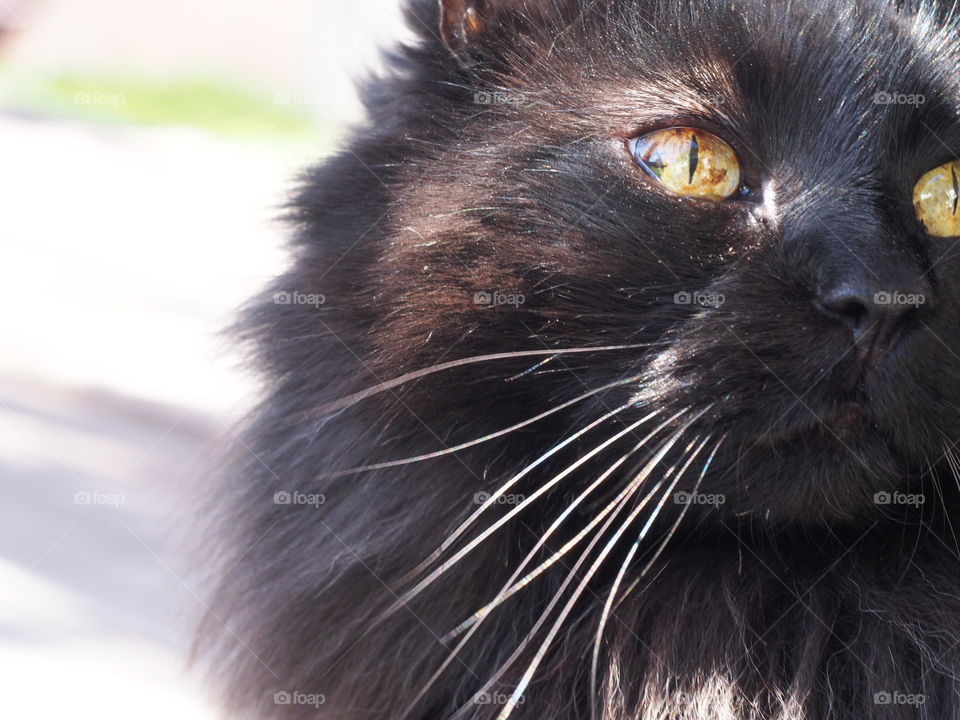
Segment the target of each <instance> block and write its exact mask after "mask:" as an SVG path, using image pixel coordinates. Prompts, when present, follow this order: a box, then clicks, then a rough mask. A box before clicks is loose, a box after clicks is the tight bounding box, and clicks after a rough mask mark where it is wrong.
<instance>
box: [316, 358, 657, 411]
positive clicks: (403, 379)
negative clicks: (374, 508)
mask: <svg viewBox="0 0 960 720" xmlns="http://www.w3.org/2000/svg"><path fill="white" fill-rule="evenodd" d="M648 345H649V343H634V344H630V345H603V346H600V347H580V348H567V349H563V350H521V351H516V352H503V353H492V354H489V355H475V356H474V357H468V358H461V359H459V360H450V361H448V362H445V363H439V364H438V365H433V366H431V367H428V368H423V369H422V370H414V371H412V372H408V373H406V374H404V375H401V376H399V377H397V378H394V379H393V380H387V381H386V382H382V383H380V384H379V385H374V386H373V387H369V388H367V389H366V390H360V391H359V392H355V393H352V394H350V395H347V396H346V397H342V398H340V399H339V400H334V401H332V402H329V403H326V404H325V405H321V406H320V407H319V408H317V409H316V411H315V412H316V414H317V415H320V416H323V415H329V414H331V413H335V412H337V411H339V410H343V409H344V408H347V407H349V406H351V405H353V404H354V403H358V402H360V401H361V400H365V399H367V398H368V397H371V396H373V395H377V394H379V393H382V392H386V391H387V390H392V389H393V388H395V387H398V386H400V385H404V384H406V383H408V382H411V381H413V380H416V379H418V378H422V377H424V376H426V375H433V374H434V373H438V372H443V371H445V370H452V369H453V368H457V367H462V366H464V365H473V364H475V363H481V362H491V361H494V360H509V359H511V358H522V357H543V356H545V355H573V354H578V353H592V352H609V351H611V350H633V349H637V348H643V347H647V346H648Z"/></svg>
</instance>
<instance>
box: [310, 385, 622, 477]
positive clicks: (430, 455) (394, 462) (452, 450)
mask: <svg viewBox="0 0 960 720" xmlns="http://www.w3.org/2000/svg"><path fill="white" fill-rule="evenodd" d="M638 379H639V376H636V377H630V378H626V379H624V380H618V381H617V382H613V383H608V384H607V385H604V386H603V387H599V388H597V389H596V390H591V391H590V392H587V393H584V394H583V395H580V396H578V397H575V398H574V399H573V400H568V401H567V402H565V403H563V404H561V405H557V406H556V407H553V408H551V409H549V410H546V411H544V412H542V413H540V414H539V415H535V416H534V417H532V418H528V419H527V420H524V421H523V422H519V423H517V424H516V425H511V426H510V427H508V428H504V429H503V430H497V431H496V432H492V433H490V434H489V435H484V436H483V437H480V438H476V439H474V440H469V441H467V442H464V443H461V444H460V445H454V446H453V447H449V448H446V449H444V450H437V451H436V452H432V453H427V454H425V455H415V456H413V457H408V458H403V459H401V460H389V461H387V462H381V463H375V464H372V465H362V466H360V467H354V468H348V469H346V470H337V471H335V472H331V473H324V474H323V475H320V476H318V477H319V479H328V478H338V477H343V476H345V475H355V474H357V473H361V472H367V471H369V470H382V469H384V468H391V467H397V466H399V465H408V464H410V463H417V462H423V461H425V460H433V459H434V458H438V457H442V456H444V455H449V454H450V453H455V452H459V451H461V450H466V449H467V448H470V447H473V446H474V445H480V444H482V443H485V442H489V441H491V440H495V439H496V438H498V437H502V436H503V435H507V434H509V433H512V432H514V431H516V430H519V429H521V428H524V427H526V426H528V425H533V424H534V423H536V422H539V421H540V420H543V419H544V418H546V417H549V416H550V415H553V414H555V413H558V412H560V411H561V410H565V409H566V408H568V407H570V406H571V405H576V404H577V403H579V402H582V401H583V400H586V399H587V398H589V397H592V396H594V395H597V394H599V393H602V392H605V391H606V390H610V389H611V388H615V387H619V386H621V385H629V384H630V383H633V382H636V381H637V380H638Z"/></svg>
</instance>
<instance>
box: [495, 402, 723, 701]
mask: <svg viewBox="0 0 960 720" xmlns="http://www.w3.org/2000/svg"><path fill="white" fill-rule="evenodd" d="M703 412H705V411H702V412H700V413H698V414H697V415H696V416H695V417H694V418H692V419H690V420H688V421H687V422H686V423H684V424H683V426H681V427H680V428H679V429H678V430H677V431H676V432H674V433H673V434H672V435H671V436H670V438H669V439H668V440H667V441H666V442H665V443H664V444H663V445H662V446H661V448H660V449H659V450H658V451H657V454H656V455H655V456H654V457H653V458H651V459H650V460H649V461H648V462H647V464H646V465H645V466H644V467H643V469H642V470H641V471H640V472H639V473H637V475H636V476H635V477H634V479H633V480H632V481H631V482H630V487H631V488H633V489H635V490H636V489H638V488H639V487H640V486H641V485H642V484H643V482H644V481H645V480H646V479H647V477H649V475H650V473H651V472H653V470H654V469H655V468H656V467H657V466H658V465H659V464H660V462H661V461H662V460H663V458H664V457H665V456H666V454H667V453H668V452H669V451H670V449H671V448H672V447H673V446H674V445H675V444H676V442H677V441H678V440H679V439H680V438H681V437H682V435H683V433H684V432H686V431H687V429H689V427H690V426H691V425H692V424H693V423H694V422H696V420H697V419H699V418H700V417H701V416H702V415H703ZM664 482H665V481H664V480H659V481H657V483H656V485H655V486H654V487H653V488H652V490H651V491H650V492H648V493H647V495H646V496H645V497H644V498H643V500H642V501H641V502H640V503H638V505H637V507H635V508H634V509H633V510H632V511H631V513H630V514H629V515H628V516H627V518H626V520H625V521H624V522H623V523H622V524H621V526H620V527H619V528H617V530H616V531H615V532H614V534H613V536H612V537H611V538H610V539H609V540H608V542H607V544H606V546H605V547H604V548H603V550H602V551H601V552H600V554H599V555H598V556H597V558H596V559H595V560H594V562H593V564H592V565H591V566H590V568H589V569H588V571H587V573H586V575H585V576H584V577H583V579H582V580H581V581H580V584H579V585H578V586H577V588H576V589H575V590H574V593H573V595H572V596H571V597H570V599H569V600H568V601H567V604H566V605H565V606H564V608H563V610H562V611H561V612H560V615H559V616H558V617H557V619H556V621H555V622H554V624H553V626H552V627H551V628H550V630H549V631H548V633H547V637H546V638H545V639H544V641H543V643H541V645H540V647H539V649H538V650H537V652H536V654H535V655H534V659H533V661H532V662H531V663H530V664H529V665H528V666H527V669H526V671H525V672H524V674H523V677H522V678H521V679H520V682H519V683H518V685H517V687H516V688H515V689H514V691H513V693H512V694H511V696H510V699H509V700H508V701H507V703H506V704H505V705H504V708H503V710H502V711H501V712H500V714H499V715H498V716H497V720H507V718H509V717H510V715H511V714H512V713H513V710H514V708H515V707H516V705H517V703H518V702H519V699H520V697H521V696H522V695H523V692H524V690H526V688H527V686H528V685H529V683H530V680H531V678H532V677H533V675H534V673H535V672H536V670H537V668H538V667H539V666H540V663H541V662H542V661H543V658H544V657H545V656H546V653H547V651H548V650H549V648H550V645H552V644H553V639H554V638H555V637H556V634H557V633H558V632H559V630H560V627H561V626H562V624H563V622H564V621H565V620H566V619H567V616H568V615H569V614H570V611H571V610H572V609H573V607H574V605H575V604H576V602H577V600H579V599H580V596H581V595H582V594H583V590H584V588H586V586H587V584H589V582H590V581H591V580H592V579H593V577H594V575H596V573H597V570H598V569H599V568H600V565H601V564H602V563H603V561H604V560H605V559H606V557H607V555H609V554H610V552H611V551H612V550H613V548H614V547H615V546H616V544H617V542H619V540H620V537H621V536H622V535H623V533H624V532H626V530H627V528H629V527H630V525H631V524H632V522H633V520H634V519H635V518H636V517H637V515H639V513H640V512H642V510H643V508H644V507H645V506H646V504H647V503H648V502H649V501H650V500H651V499H652V498H653V497H654V494H655V493H656V492H657V491H658V490H659V489H660V488H661V487H662V486H663V485H664ZM630 497H632V495H631V496H628V497H627V498H625V499H624V501H623V503H624V504H623V505H622V507H626V503H628V502H629V500H630ZM622 507H621V508H618V510H617V512H615V513H614V514H612V515H611V516H610V518H609V519H608V520H607V522H606V523H604V526H603V527H602V528H601V529H600V530H599V531H598V532H597V534H596V535H595V537H594V539H593V540H592V541H591V542H590V544H589V545H588V546H587V548H586V549H585V550H584V552H583V554H582V555H581V556H580V558H579V559H578V560H577V563H576V565H574V567H573V569H571V571H570V573H569V574H568V575H567V578H566V579H565V580H564V582H563V584H562V585H561V586H560V588H559V589H558V590H557V593H556V595H555V596H554V598H553V599H552V600H551V601H550V603H549V604H548V605H547V608H546V609H545V610H544V611H543V613H542V614H541V615H540V618H539V619H538V620H537V622H536V623H535V624H534V627H533V628H532V629H531V630H530V632H529V633H528V634H527V637H526V639H525V640H524V641H523V642H522V643H521V644H520V646H519V647H518V648H517V649H516V650H514V652H513V653H512V654H511V656H510V657H509V658H507V660H506V661H505V662H504V663H503V665H501V667H500V670H498V671H497V672H496V673H495V675H494V677H493V678H491V679H490V680H489V681H488V682H487V683H486V685H485V686H484V688H483V690H482V691H486V690H487V689H489V687H490V685H491V684H492V683H493V682H495V681H496V680H497V679H499V677H500V676H502V674H503V672H505V670H506V668H508V667H509V666H510V665H512V664H513V663H514V662H515V661H516V660H517V658H518V657H519V656H520V655H521V654H522V653H523V651H525V650H526V647H527V643H528V641H529V640H530V638H532V637H533V635H535V634H536V632H537V630H539V628H540V627H541V626H542V625H543V623H544V622H545V621H546V618H547V617H548V616H549V614H550V613H551V611H552V610H553V607H554V606H555V605H556V604H557V602H559V600H560V597H561V595H562V594H563V591H564V589H565V588H566V586H567V585H568V584H569V582H570V581H571V580H572V579H573V577H574V575H575V573H576V571H577V569H578V568H579V567H580V565H581V564H583V562H584V561H585V560H586V557H587V555H589V553H590V550H592V549H593V547H594V545H596V543H597V542H598V541H599V540H600V539H601V538H602V536H603V534H604V533H605V532H606V530H607V529H608V528H609V527H610V525H611V524H612V523H613V521H614V520H615V519H616V517H617V515H619V513H620V509H622Z"/></svg>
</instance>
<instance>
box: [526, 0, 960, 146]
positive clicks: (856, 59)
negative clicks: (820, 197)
mask: <svg viewBox="0 0 960 720" xmlns="http://www.w3.org/2000/svg"><path fill="white" fill-rule="evenodd" d="M577 4H579V5H582V7H583V9H584V11H585V19H584V21H583V29H582V30H578V29H577V28H573V29H565V30H563V32H562V33H561V34H559V35H558V37H556V38H554V39H553V40H552V41H551V44H550V46H549V52H548V55H547V56H546V58H541V59H540V61H539V63H537V65H535V66H534V69H533V70H532V71H530V70H525V71H524V75H526V76H527V78H528V79H530V77H531V76H532V77H534V78H535V79H534V80H533V83H534V84H536V83H538V82H540V81H541V80H543V79H544V78H545V79H546V82H547V84H548V85H549V86H550V88H549V90H548V91H547V92H548V97H547V98H546V99H547V100H548V104H549V100H550V99H551V98H552V99H553V100H554V104H555V106H556V107H559V108H562V109H568V108H586V112H578V113H575V114H576V115H579V116H580V117H583V118H584V127H583V130H584V131H587V127H586V124H587V123H589V122H592V121H593V120H594V118H593V117H591V114H593V113H596V114H606V115H607V116H608V118H609V119H611V122H613V123H617V122H621V121H622V122H624V123H630V122H636V124H637V125H638V126H642V125H644V124H645V123H649V122H659V121H661V120H668V119H670V118H671V117H682V116H684V115H688V114H692V115H694V116H699V115H704V116H714V117H716V118H717V119H718V121H720V122H721V123H724V124H729V125H731V126H733V127H734V128H735V129H742V130H743V131H744V134H749V132H750V130H749V129H752V131H753V132H759V133H761V134H766V135H776V136H777V137H778V138H781V140H782V142H783V143H784V144H788V143H789V144H791V145H792V147H794V148H799V147H800V146H802V145H803V144H804V143H810V142H822V141H823V140H822V138H823V137H824V136H827V137H829V138H831V141H834V142H836V143H837V144H838V147H842V146H844V144H845V145H846V146H850V145H852V144H854V143H871V142H872V143H873V144H874V145H876V146H877V147H882V146H884V145H889V143H890V139H891V136H892V135H893V136H898V137H900V138H902V136H903V135H904V134H905V133H906V132H907V131H908V130H909V128H910V127H911V126H916V127H919V128H923V127H924V126H928V127H930V128H932V129H934V130H936V131H937V132H938V133H946V134H949V133H950V132H952V130H951V128H952V127H953V126H954V125H956V118H957V117H958V116H960V112H958V111H960V43H958V42H957V40H958V39H960V34H958V31H957V27H958V25H957V22H956V20H954V19H951V16H950V13H949V11H945V10H944V9H943V8H938V7H937V6H936V5H934V4H931V3H926V4H923V5H922V6H919V7H916V8H911V7H906V5H907V4H906V3H899V4H898V3H894V2H888V1H887V0H869V1H866V2H864V1H861V2H849V0H847V1H844V0H807V1H806V2H796V1H792V2H788V1H787V0H741V1H740V2H721V1H720V0H693V2H682V3H681V2H676V1H672V0H659V1H654V2H649V1H644V2H639V1H638V0H621V2H608V3H603V2H601V3H599V5H596V6H595V5H592V4H590V3H587V2H586V0H583V2H579V3H577ZM591 7H592V8H594V9H593V10H590V9H588V8H591ZM596 7H605V8H606V9H605V10H597V9H596ZM958 17H960V15H958ZM537 67H540V68H543V73H542V74H541V75H540V77H536V76H537V75H538V73H537V70H536V68H537ZM549 93H552V95H549ZM957 139H958V140H960V138H957ZM943 142H945V143H946V144H948V145H951V146H953V144H954V142H953V139H952V138H943Z"/></svg>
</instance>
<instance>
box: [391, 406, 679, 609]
mask: <svg viewBox="0 0 960 720" xmlns="http://www.w3.org/2000/svg"><path fill="white" fill-rule="evenodd" d="M632 406H633V403H627V404H625V405H622V406H620V407H618V408H617V409H615V410H612V411H610V412H609V413H607V414H605V415H604V416H603V417H601V418H599V419H598V420H595V421H593V422H592V423H590V424H589V425H587V426H586V427H585V428H583V429H581V430H579V431H577V432H576V433H574V434H573V435H571V436H570V437H568V438H567V439H566V440H564V441H563V442H561V443H559V444H558V445H555V446H554V447H553V448H551V449H550V450H549V451H547V452H546V453H544V454H543V455H541V456H540V457H539V458H537V459H536V460H535V461H534V462H532V463H531V464H529V465H527V466H526V467H525V468H524V469H523V470H521V471H520V472H519V473H517V474H516V475H514V476H513V477H512V478H510V479H509V480H508V481H507V482H506V483H504V484H503V485H501V486H500V487H499V488H497V490H496V491H494V493H493V494H491V495H490V497H489V498H487V500H486V501H484V503H483V504H482V505H481V506H480V507H479V508H477V510H475V511H474V512H473V513H472V514H471V515H470V517H468V518H467V519H466V520H465V521H464V522H463V523H461V525H460V526H459V527H458V528H457V529H456V530H454V531H453V532H452V533H451V534H450V535H449V536H448V537H447V539H446V540H444V542H443V543H442V544H441V545H440V547H439V548H437V549H436V550H435V551H434V552H433V553H431V555H430V556H429V557H428V558H426V559H425V560H424V561H423V562H421V563H420V564H419V565H418V566H417V567H416V568H414V569H413V570H412V571H410V572H409V573H408V574H407V578H410V577H416V576H417V575H419V574H420V573H421V572H423V570H424V569H425V568H426V567H429V566H430V565H431V564H432V563H433V562H434V561H435V560H436V559H437V558H439V557H440V556H441V555H442V554H443V553H444V552H445V551H446V550H447V548H449V547H450V545H452V544H453V542H454V541H456V540H457V538H459V537H460V536H461V535H462V534H463V533H464V532H466V530H467V529H468V528H469V527H470V526H471V525H472V524H473V523H474V522H475V521H476V519H477V518H478V517H479V516H480V515H481V514H482V513H483V512H485V511H486V510H487V509H489V508H490V507H492V506H493V505H494V504H496V502H497V501H498V499H499V498H500V497H501V496H502V495H503V494H504V493H505V492H507V490H509V489H510V488H512V487H513V486H514V485H516V484H517V483H518V482H519V481H520V480H521V479H522V478H523V477H524V476H526V475H527V474H528V473H529V472H530V471H531V470H533V469H534V468H535V467H537V466H538V465H540V464H541V463H543V462H544V461H545V460H547V458H549V457H550V456H551V455H554V454H556V453H557V452H559V451H560V450H561V449H562V448H563V447H565V446H566V445H569V444H570V443H571V442H574V441H575V440H576V439H577V438H579V437H581V436H582V435H583V434H584V433H586V432H588V431H589V430H591V429H593V428H595V427H596V426H597V425H599V424H600V423H602V422H604V421H606V420H609V419H610V418H612V417H614V416H615V415H618V414H619V413H621V412H623V411H624V410H626V409H627V408H629V407H632ZM659 413H660V411H659V410H655V411H654V412H652V413H650V414H648V415H646V416H645V417H643V418H641V419H640V420H638V421H637V422H635V423H633V424H632V425H630V426H629V427H627V428H626V429H625V430H623V431H621V432H619V433H617V434H616V435H614V436H613V437H612V438H610V439H609V440H607V441H606V442H604V443H602V444H601V445H600V446H598V447H596V448H594V449H593V450H592V451H591V452H590V453H588V454H587V455H585V456H583V457H581V458H580V459H579V460H577V462H575V463H574V464H573V465H571V466H568V467H567V468H566V469H565V470H564V471H563V472H562V473H561V474H560V475H558V476H556V477H554V478H553V480H551V481H550V482H549V483H548V484H547V485H544V486H543V487H541V488H539V489H538V490H537V491H536V492H534V493H533V494H532V495H531V496H530V497H528V498H525V499H524V500H523V501H522V502H521V503H520V504H519V505H517V506H516V507H515V508H514V509H513V510H511V511H510V512H509V513H507V515H506V516H504V517H503V518H501V519H500V520H499V521H498V522H497V523H495V524H494V525H492V526H491V527H490V528H488V529H487V530H486V531H485V532H484V533H483V534H482V535H481V536H480V537H479V538H478V539H476V540H474V541H473V542H471V545H470V546H469V547H470V549H472V547H473V546H474V545H475V544H476V542H477V541H478V540H482V539H484V538H486V537H488V536H489V535H490V533H492V532H494V531H495V530H497V529H498V528H500V527H501V526H502V525H503V524H504V523H505V522H507V521H509V520H510V519H511V518H512V517H513V516H514V515H516V514H517V513H518V512H520V511H522V510H523V508H525V507H526V506H527V505H529V504H530V503H531V502H533V501H534V500H536V499H537V498H539V497H540V496H541V495H543V494H544V493H545V492H547V491H548V490H549V489H550V488H551V487H553V485H555V484H556V483H557V482H559V481H560V480H562V479H563V477H566V475H569V474H570V472H573V470H575V469H576V468H577V467H579V466H580V465H582V464H583V463H584V462H586V461H587V460H589V459H590V458H591V457H593V456H594V455H596V454H597V453H598V452H602V451H603V450H604V449H606V448H607V447H608V446H609V445H610V444H611V443H613V442H616V441H617V440H619V439H620V438H621V437H623V436H624V435H626V434H627V433H628V432H631V431H633V430H634V429H636V428H637V427H639V426H640V425H642V424H643V423H645V422H647V421H648V420H650V419H651V418H653V417H656V416H657V415H658V414H659ZM667 422H669V421H667ZM466 550H467V548H464V549H462V550H460V552H459V553H457V555H455V556H454V557H453V558H451V559H450V560H448V561H447V562H446V563H444V564H443V565H442V566H440V567H439V568H437V569H436V570H434V571H433V572H432V573H431V574H430V575H429V576H428V577H427V578H425V579H424V580H422V581H421V582H420V583H418V584H417V585H416V586H415V587H414V588H413V589H411V590H409V591H408V592H407V593H405V594H404V599H403V600H402V601H401V602H400V603H398V607H399V605H400V604H402V602H405V601H406V599H409V598H408V597H407V596H408V595H409V597H411V598H412V597H413V596H414V595H415V594H416V593H418V592H420V590H422V589H423V588H424V587H426V586H427V585H429V584H430V582H433V580H434V579H436V578H437V577H439V575H441V574H442V573H443V572H446V570H447V569H448V568H449V567H450V566H451V565H452V564H453V563H455V562H458V561H459V559H460V558H462V557H463V555H465V554H466V552H465V551H466ZM404 579H406V578H404Z"/></svg>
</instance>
